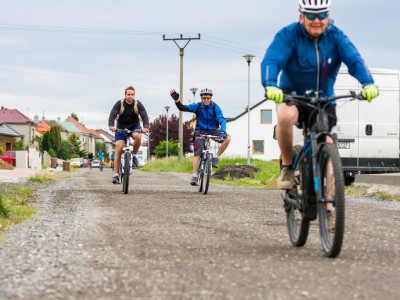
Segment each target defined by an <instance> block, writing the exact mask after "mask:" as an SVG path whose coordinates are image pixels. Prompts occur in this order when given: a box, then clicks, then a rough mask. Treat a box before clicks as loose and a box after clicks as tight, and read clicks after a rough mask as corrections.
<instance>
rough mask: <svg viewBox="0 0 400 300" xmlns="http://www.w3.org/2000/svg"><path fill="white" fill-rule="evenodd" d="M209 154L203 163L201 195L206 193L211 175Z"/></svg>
mask: <svg viewBox="0 0 400 300" xmlns="http://www.w3.org/2000/svg"><path fill="white" fill-rule="evenodd" d="M211 160H212V159H211V154H208V155H207V156H206V161H205V163H204V191H203V195H206V194H207V193H208V187H209V186H210V177H211V173H212V165H211Z"/></svg>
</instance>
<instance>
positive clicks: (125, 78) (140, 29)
mask: <svg viewBox="0 0 400 300" xmlns="http://www.w3.org/2000/svg"><path fill="white" fill-rule="evenodd" d="M0 3H1V10H0V20H1V21H0V105H1V106H5V107H7V108H10V109H11V108H15V109H18V110H20V111H21V112H23V113H24V114H27V115H28V116H29V117H30V118H32V119H33V117H34V115H36V114H37V115H39V117H42V115H43V114H44V116H45V118H46V119H56V118H57V117H60V118H61V119H62V120H65V118H67V116H68V115H69V114H70V113H71V112H74V113H76V114H77V115H78V117H79V119H80V121H83V123H84V124H85V125H86V126H87V127H89V128H94V129H96V128H105V129H106V128H107V127H108V126H107V120H108V115H109V113H110V110H111V108H112V106H113V105H114V103H115V102H116V101H117V100H118V99H121V98H123V97H124V89H125V87H126V86H129V85H133V86H134V87H135V88H136V96H137V99H139V100H140V101H142V102H143V104H144V105H145V107H146V109H147V112H148V114H149V117H150V119H151V120H152V119H154V118H155V117H157V116H158V115H160V114H165V109H164V107H165V106H166V105H169V106H171V109H170V114H171V113H175V114H177V113H178V110H177V108H176V107H175V105H174V103H173V101H172V99H171V98H170V96H169V90H170V89H177V90H178V89H179V49H178V47H177V46H176V45H175V44H174V43H173V42H172V41H163V34H166V37H167V38H175V37H179V35H180V34H181V33H182V34H183V36H184V37H197V34H198V33H200V34H201V39H200V40H192V41H191V42H190V43H189V44H188V45H187V47H186V48H185V52H184V54H185V55H184V84H183V88H184V103H185V104H187V103H188V102H187V101H188V100H189V99H193V95H192V93H191V91H190V90H189V89H190V88H192V87H196V88H198V89H199V90H200V89H202V88H205V87H207V88H210V89H212V90H213V91H214V99H213V100H214V101H215V102H217V103H218V104H219V105H220V106H221V107H222V109H223V112H224V115H225V117H235V116H237V115H238V114H240V113H242V112H243V111H244V109H245V107H246V106H247V102H248V96H247V95H248V66H247V63H246V62H245V60H244V58H243V57H242V56H243V55H245V54H247V53H250V54H253V55H255V56H256V57H255V58H254V60H253V62H252V63H251V66H250V77H251V82H250V89H251V105H253V104H255V103H257V102H259V101H260V100H261V99H263V97H264V91H263V88H262V86H261V83H260V63H261V60H262V58H263V55H264V52H265V49H266V47H267V46H268V45H269V43H270V42H271V40H272V38H273V37H274V35H275V34H276V32H277V31H278V30H279V29H281V28H282V27H284V26H286V25H288V24H290V23H292V22H295V21H297V20H298V11H297V0H279V1H278V0H277V1H270V0H247V1H217V0H202V1H194V0H186V1H181V0H168V1H166V0H148V1H138V0H130V1H128V0H113V1H111V0H79V1H78V0H68V1H66V0H59V1H54V0H36V1H30V0H29V1H28V0H13V1H4V0H0ZM399 11H400V4H399V1H395V0H381V1H379V2H376V1H365V0H351V1H349V0H336V1H335V0H333V9H332V11H331V18H332V19H334V21H335V24H336V25H337V26H338V27H340V28H341V29H342V30H343V31H344V32H345V33H346V34H347V35H348V36H349V37H350V39H351V40H352V41H353V42H354V43H355V45H356V46H357V48H358V49H359V51H360V52H361V54H362V56H363V57H364V59H365V61H366V63H367V65H368V66H369V67H371V68H388V69H400V33H399V28H400V21H399V17H398V13H399ZM183 45H184V43H182V42H181V43H180V46H183ZM198 100H199V92H197V94H196V101H198ZM190 117H191V115H190V114H188V113H186V114H184V118H185V120H186V119H189V118H190ZM228 131H229V128H228Z"/></svg>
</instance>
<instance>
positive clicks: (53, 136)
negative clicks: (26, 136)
mask: <svg viewBox="0 0 400 300" xmlns="http://www.w3.org/2000/svg"><path fill="white" fill-rule="evenodd" d="M49 141H50V143H51V146H52V147H51V148H53V149H54V151H56V153H58V150H59V149H60V146H61V133H60V127H58V126H53V127H51V129H50V134H49Z"/></svg>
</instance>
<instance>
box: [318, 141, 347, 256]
mask: <svg viewBox="0 0 400 300" xmlns="http://www.w3.org/2000/svg"><path fill="white" fill-rule="evenodd" d="M318 157H319V160H318V164H319V168H320V179H321V181H320V188H321V192H322V197H323V199H322V200H320V201H319V202H318V216H319V230H320V235H321V242H322V248H323V250H324V252H325V255H326V256H327V257H336V256H338V255H339V253H340V251H341V249H342V243H343V237H344V220H345V196H344V179H343V169H342V162H341V159H340V156H339V152H338V150H337V148H336V146H335V145H333V144H325V145H324V146H323V147H322V149H321V151H320V153H319V156H318Z"/></svg>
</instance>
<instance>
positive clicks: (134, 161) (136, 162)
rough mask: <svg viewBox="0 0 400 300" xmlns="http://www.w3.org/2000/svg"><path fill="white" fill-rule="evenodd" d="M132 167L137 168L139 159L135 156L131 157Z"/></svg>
mask: <svg viewBox="0 0 400 300" xmlns="http://www.w3.org/2000/svg"><path fill="white" fill-rule="evenodd" d="M132 162H133V167H135V168H139V161H138V159H137V157H136V156H133V157H132Z"/></svg>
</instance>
